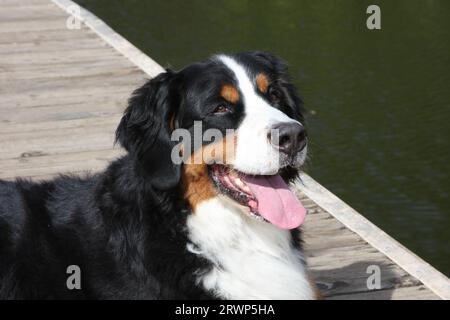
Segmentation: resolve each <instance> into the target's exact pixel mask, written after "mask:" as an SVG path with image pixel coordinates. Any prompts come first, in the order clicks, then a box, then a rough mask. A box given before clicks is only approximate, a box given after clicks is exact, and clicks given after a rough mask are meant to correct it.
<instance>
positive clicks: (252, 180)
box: [210, 164, 306, 229]
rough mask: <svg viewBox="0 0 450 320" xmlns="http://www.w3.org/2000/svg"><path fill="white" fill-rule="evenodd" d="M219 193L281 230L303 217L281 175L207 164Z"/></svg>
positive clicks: (294, 197) (303, 211) (295, 224)
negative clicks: (247, 172)
mask: <svg viewBox="0 0 450 320" xmlns="http://www.w3.org/2000/svg"><path fill="white" fill-rule="evenodd" d="M210 173H211V177H212V179H213V181H214V182H215V184H216V186H217V188H218V189H219V191H220V192H222V193H224V194H226V195H227V196H228V197H230V198H231V199H233V200H234V201H236V202H238V203H239V204H241V205H243V206H246V207H248V209H249V211H250V214H251V216H252V217H254V218H256V219H259V220H265V221H267V222H270V223H272V224H274V225H276V226H278V227H280V228H282V229H294V228H297V227H298V226H300V225H301V224H302V222H303V220H304V219H305V215H306V209H305V208H304V207H303V205H302V204H301V203H300V201H299V200H298V198H297V197H296V196H295V194H294V193H293V192H292V191H291V190H290V189H289V187H288V185H287V184H286V183H285V182H284V180H283V179H282V178H281V176H280V175H271V176H265V175H247V174H244V173H242V172H239V171H236V170H232V169H230V168H229V167H227V166H224V165H219V164H214V165H212V166H211V167H210Z"/></svg>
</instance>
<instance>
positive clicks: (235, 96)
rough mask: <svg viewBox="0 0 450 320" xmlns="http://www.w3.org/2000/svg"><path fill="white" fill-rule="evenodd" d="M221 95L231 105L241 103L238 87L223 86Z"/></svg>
mask: <svg viewBox="0 0 450 320" xmlns="http://www.w3.org/2000/svg"><path fill="white" fill-rule="evenodd" d="M220 95H221V97H222V98H224V99H225V100H227V101H228V102H230V103H236V102H238V101H239V92H238V90H237V89H236V87H235V86H233V85H231V84H225V85H223V86H222V89H221V90H220Z"/></svg>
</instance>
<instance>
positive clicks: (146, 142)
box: [116, 70, 180, 190]
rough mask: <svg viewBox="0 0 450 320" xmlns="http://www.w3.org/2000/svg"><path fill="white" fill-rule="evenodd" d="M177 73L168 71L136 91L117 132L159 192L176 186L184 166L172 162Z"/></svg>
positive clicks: (118, 139) (117, 136)
mask: <svg viewBox="0 0 450 320" xmlns="http://www.w3.org/2000/svg"><path fill="white" fill-rule="evenodd" d="M174 76H175V73H174V72H172V71H170V70H168V71H167V72H165V73H162V74H159V75H158V76H156V77H155V78H153V79H151V80H149V81H147V83H145V84H144V85H143V86H142V87H140V88H138V89H137V90H135V91H134V92H133V94H132V96H131V98H130V99H129V101H128V107H127V109H126V110H125V112H124V115H123V117H122V120H121V121H120V124H119V126H118V128H117V130H116V141H118V142H119V143H120V144H121V145H122V146H123V147H124V148H125V149H126V150H127V151H128V152H129V154H130V155H131V156H132V157H133V158H134V160H135V161H136V165H137V166H138V167H139V169H141V170H142V171H143V172H142V173H143V174H145V176H146V178H147V179H148V181H150V183H151V185H152V186H153V187H154V188H155V189H158V190H167V189H170V188H173V187H174V186H176V185H177V184H178V182H179V180H180V165H179V164H178V165H177V164H175V163H174V162H173V161H172V159H171V151H172V148H173V147H174V146H175V142H173V141H171V139H170V134H171V132H170V131H171V130H170V124H169V122H170V121H171V117H172V115H173V114H175V112H176V109H177V106H176V102H175V101H174V99H172V97H171V91H172V84H173V78H174Z"/></svg>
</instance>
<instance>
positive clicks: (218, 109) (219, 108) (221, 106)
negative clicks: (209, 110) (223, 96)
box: [214, 103, 230, 113]
mask: <svg viewBox="0 0 450 320" xmlns="http://www.w3.org/2000/svg"><path fill="white" fill-rule="evenodd" d="M229 111H230V108H229V107H228V106H227V105H226V104H224V103H221V104H219V105H217V107H216V108H215V109H214V113H226V112H229Z"/></svg>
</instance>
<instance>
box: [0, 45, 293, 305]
mask: <svg viewBox="0 0 450 320" xmlns="http://www.w3.org/2000/svg"><path fill="white" fill-rule="evenodd" d="M235 57H236V58H237V59H240V60H242V61H244V62H246V63H248V64H249V65H252V66H253V67H254V68H255V69H257V68H260V69H261V68H262V69H264V70H266V71H268V72H270V73H271V74H272V75H275V76H276V79H277V85H279V86H280V90H283V92H284V93H285V94H284V97H285V101H284V103H283V104H282V106H280V108H282V109H283V108H284V109H283V111H284V112H286V113H287V114H289V115H291V116H292V117H295V118H298V119H300V118H301V113H300V112H299V111H298V110H299V109H298V107H299V105H300V100H299V99H298V98H297V96H296V95H295V91H294V88H293V86H292V84H291V82H290V81H289V79H288V78H287V76H286V73H285V67H284V65H283V64H282V63H281V62H279V60H278V59H276V58H275V57H273V56H271V55H269V54H266V53H261V52H255V53H245V54H240V55H237V56H235ZM231 78H233V76H232V75H230V74H229V72H228V71H227V70H226V69H225V68H224V67H223V66H221V65H219V64H217V63H215V62H214V61H212V60H208V61H205V62H201V63H197V64H194V65H191V66H190V67H188V68H186V69H184V70H182V71H180V72H178V73H175V72H172V71H167V72H166V73H163V74H161V75H159V76H157V77H156V78H154V79H152V80H150V81H148V82H147V83H146V84H144V85H143V86H142V87H141V88H139V89H137V90H136V91H135V92H134V93H133V95H132V97H131V98H130V100H129V106H128V108H127V109H126V110H125V113H124V116H123V118H122V120H121V122H120V124H119V126H118V128H117V135H116V136H117V141H118V142H119V143H120V144H121V145H122V146H123V147H124V148H125V149H126V150H127V151H128V153H127V155H125V156H124V157H122V158H120V159H118V160H116V161H114V162H112V163H111V164H110V165H109V166H108V168H107V169H106V170H105V171H104V172H102V173H99V174H96V175H91V176H88V177H83V178H80V177H75V176H61V177H59V178H57V179H55V180H52V181H48V182H42V183H35V182H31V181H26V180H20V179H19V180H16V181H14V182H6V181H0V299H37V298H39V299H55V298H58V299H185V298H190V299H201V298H214V297H213V296H212V294H211V293H208V292H205V291H204V290H203V289H202V288H200V287H199V286H198V285H197V284H196V281H195V277H196V273H197V274H198V273H199V272H207V271H208V270H209V268H210V265H209V262H207V261H206V260H203V259H202V258H200V257H199V256H198V255H195V254H192V253H190V252H189V251H188V250H187V249H186V244H187V243H188V242H189V240H188V238H187V234H186V219H187V217H188V215H189V214H190V213H191V209H190V208H189V206H188V205H187V203H186V202H185V201H184V199H183V197H182V191H181V190H180V183H179V182H180V165H174V164H173V163H172V161H171V159H170V151H171V149H172V147H173V146H174V142H172V141H170V132H171V128H170V125H169V123H170V121H171V118H174V121H175V123H176V124H177V125H178V126H181V127H183V128H186V129H189V130H191V129H192V125H193V121H194V120H203V121H204V123H205V124H206V127H205V128H204V129H207V128H208V127H214V128H219V129H223V130H225V129H226V128H235V127H237V126H238V125H239V122H240V119H241V118H242V115H243V111H242V110H237V111H236V113H235V114H234V115H233V117H230V118H227V119H225V118H223V119H220V120H217V119H216V118H214V117H211V116H210V112H211V109H212V108H213V106H214V105H215V104H216V103H217V101H216V98H214V99H212V98H211V97H212V96H217V90H218V88H219V87H220V86H219V83H222V82H223V81H224V80H228V79H231ZM295 174H296V172H291V171H289V172H288V171H286V172H285V178H286V179H290V178H293V177H294V176H295ZM295 237H296V238H297V237H298V234H297V233H295ZM70 265H78V266H79V267H80V269H81V279H82V282H81V287H82V289H81V290H68V289H67V286H66V279H67V278H68V276H69V275H68V274H67V273H66V270H67V267H68V266H70Z"/></svg>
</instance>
